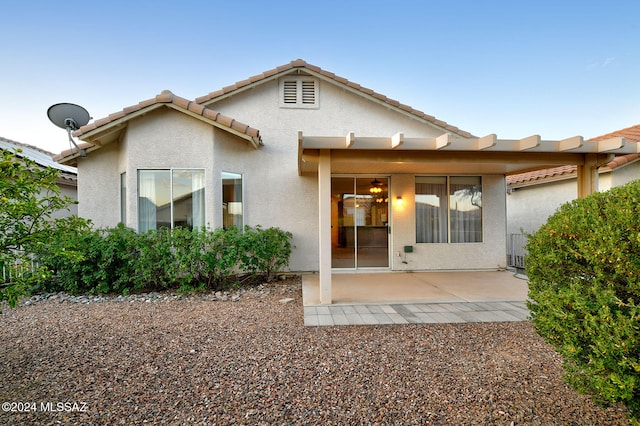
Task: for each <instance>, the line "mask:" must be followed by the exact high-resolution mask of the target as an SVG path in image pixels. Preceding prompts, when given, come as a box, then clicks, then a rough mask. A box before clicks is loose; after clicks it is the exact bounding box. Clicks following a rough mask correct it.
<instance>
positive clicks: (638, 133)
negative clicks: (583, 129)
mask: <svg viewBox="0 0 640 426" xmlns="http://www.w3.org/2000/svg"><path fill="white" fill-rule="evenodd" d="M617 137H623V138H625V139H626V141H627V142H636V143H640V124H637V125H635V126H631V127H627V128H624V129H620V130H616V131H614V132H611V133H607V134H604V135H601V136H596V137H595V138H592V139H589V140H588V142H599V141H604V140H607V139H612V138H617ZM638 159H640V154H627V155H619V156H616V157H615V158H614V159H613V160H612V161H610V162H609V163H607V165H606V167H608V168H609V169H611V170H613V169H615V168H617V167H621V166H623V165H625V164H627V163H630V162H632V161H635V160H638ZM576 170H577V167H576V166H562V167H554V168H552V169H544V170H537V171H534V172H528V173H520V174H517V175H511V176H507V185H514V184H518V183H525V182H533V181H536V180H546V179H549V178H558V177H560V176H565V177H566V178H570V177H572V176H573V174H574V173H576Z"/></svg>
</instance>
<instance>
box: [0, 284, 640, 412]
mask: <svg viewBox="0 0 640 426" xmlns="http://www.w3.org/2000/svg"><path fill="white" fill-rule="evenodd" d="M292 280H293V279H289V280H287V281H284V282H281V281H278V282H276V283H273V284H269V285H265V286H263V289H262V290H259V289H257V288H256V289H247V290H246V291H245V292H243V293H238V294H241V295H242V297H240V298H239V300H238V301H237V302H235V303H231V302H222V301H217V300H216V301H215V302H214V301H208V300H204V299H203V298H202V297H201V296H200V295H194V296H181V295H175V294H171V295H170V296H171V297H170V299H169V300H167V298H166V296H167V295H162V294H161V293H160V294H161V295H162V297H151V296H149V295H136V296H126V297H125V296H115V297H106V296H101V297H100V301H97V302H96V301H94V300H93V298H92V299H91V300H90V301H89V302H90V303H78V302H77V300H78V299H77V298H74V297H71V296H64V297H69V301H67V302H64V303H59V302H57V299H62V298H63V296H62V295H52V296H50V297H48V298H45V299H43V300H41V301H38V302H36V301H34V303H33V304H31V305H29V306H25V305H22V306H20V307H18V308H16V309H8V308H3V314H2V315H0V341H1V342H2V345H0V362H1V363H2V368H1V369H0V399H1V400H2V401H1V402H16V403H17V402H23V403H24V402H35V403H36V408H37V410H36V411H28V412H16V411H14V412H12V411H10V410H8V411H0V424H2V425H5V424H6V425H34V424H64V425H103V424H113V425H115V424H163V425H164V424H167V425H174V424H175V425H182V424H207V425H208V424H211V425H214V424H220V425H222V424H224V425H226V424H244V425H271V424H331V425H350V424H378V425H396V424H398V425H399V424H402V425H412V424H416V425H417V424H435V425H449V424H456V425H457V424H479V425H493V424H495V425H510V424H513V425H554V424H563V425H564V424H588V425H624V424H628V422H627V419H626V416H625V414H626V411H625V409H624V408H622V407H620V406H614V407H609V408H602V407H600V406H598V405H596V404H594V403H593V402H592V401H591V400H590V399H589V398H587V397H585V396H583V395H579V394H578V393H577V392H575V391H574V390H573V389H572V388H571V387H569V386H568V385H566V384H565V383H564V382H563V380H562V373H563V371H562V366H561V359H560V358H559V357H558V356H557V355H556V354H555V353H554V351H553V350H552V349H551V347H550V346H549V345H547V344H546V343H545V342H544V341H543V340H542V339H541V338H540V337H539V336H538V335H537V334H536V333H535V331H534V330H533V328H532V326H531V324H530V323H529V322H513V323H475V324H408V325H384V326H379V325H376V326H348V327H304V325H303V311H302V296H301V288H300V281H299V278H298V279H297V281H292ZM283 289H284V290H285V291H286V295H287V298H292V299H294V300H293V302H290V303H279V302H280V301H281V300H283V299H284V298H283V296H282V295H281V294H279V293H280V291H281V290H283ZM263 290H271V292H270V294H268V295H267V296H266V297H265V293H264V292H263ZM210 296H211V295H210ZM213 296H215V294H214V295H213ZM174 297H175V298H174ZM216 299H217V296H216ZM146 300H149V303H144V302H143V301H146ZM74 301H75V303H74ZM141 302H142V303H141ZM48 402H52V403H53V404H54V407H55V404H56V403H57V402H62V403H64V402H68V403H71V404H73V403H77V404H79V406H78V407H79V408H84V409H85V410H83V411H78V410H76V411H71V410H67V411H65V410H64V406H62V407H63V410H61V411H51V410H49V411H44V410H41V409H40V408H41V407H44V408H46V407H47V405H46V403H48ZM41 403H43V404H45V405H43V406H41V405H40V404H41ZM83 404H84V405H83ZM70 407H71V408H73V405H71V406H70Z"/></svg>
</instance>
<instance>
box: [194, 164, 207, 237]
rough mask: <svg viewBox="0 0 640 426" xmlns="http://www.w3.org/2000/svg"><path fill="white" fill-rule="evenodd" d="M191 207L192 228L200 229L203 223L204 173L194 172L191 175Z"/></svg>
mask: <svg viewBox="0 0 640 426" xmlns="http://www.w3.org/2000/svg"><path fill="white" fill-rule="evenodd" d="M191 188H192V193H191V197H192V198H191V206H192V209H191V211H192V215H193V217H192V218H191V219H192V227H193V229H196V228H202V227H204V226H205V223H204V172H202V171H194V172H193V173H192V174H191Z"/></svg>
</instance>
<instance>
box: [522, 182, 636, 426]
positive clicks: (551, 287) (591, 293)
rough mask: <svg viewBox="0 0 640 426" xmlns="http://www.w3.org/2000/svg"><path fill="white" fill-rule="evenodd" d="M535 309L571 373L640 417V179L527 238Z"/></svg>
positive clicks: (575, 207) (561, 213)
mask: <svg viewBox="0 0 640 426" xmlns="http://www.w3.org/2000/svg"><path fill="white" fill-rule="evenodd" d="M527 251H528V256H527V260H526V265H527V275H528V277H529V298H530V300H531V302H530V303H529V309H530V311H531V316H532V319H533V323H534V326H535V328H536V330H537V331H538V333H539V334H540V335H541V336H542V337H543V338H544V339H545V340H546V341H547V342H549V343H550V344H551V345H552V346H553V347H554V348H555V349H556V350H557V351H558V352H559V353H560V354H561V355H562V357H563V360H564V366H565V372H566V379H567V381H568V382H569V383H570V384H571V385H572V386H574V387H575V388H576V389H577V390H578V391H580V392H583V393H587V394H590V395H591V396H592V397H594V399H595V400H596V401H598V402H600V403H617V402H621V403H623V404H625V405H626V406H628V407H629V409H630V410H631V415H632V416H633V417H635V418H636V419H638V418H639V417H640V181H636V182H634V183H631V184H628V185H625V186H622V187H617V188H614V189H612V190H611V191H609V192H603V193H595V194H593V195H591V196H589V197H586V198H584V199H578V200H575V201H573V202H571V203H569V204H565V205H563V206H562V207H561V208H560V209H559V210H558V212H556V214H555V215H553V216H552V217H550V218H549V220H548V221H547V223H546V224H545V225H543V226H542V227H541V228H540V229H539V230H538V231H537V232H536V233H535V234H533V235H531V236H530V238H529V242H528V244H527Z"/></svg>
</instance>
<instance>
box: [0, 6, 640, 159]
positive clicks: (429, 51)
mask: <svg viewBox="0 0 640 426" xmlns="http://www.w3.org/2000/svg"><path fill="white" fill-rule="evenodd" d="M0 10H1V11H2V12H1V13H0V23H1V28H2V32H3V36H2V37H0V54H1V56H0V58H2V62H1V65H0V88H1V89H2V94H3V97H2V98H3V102H2V103H1V104H0V136H2V137H5V138H8V139H13V140H16V141H19V142H24V143H28V144H32V145H36V146H39V147H42V148H45V149H48V150H50V151H53V152H59V151H61V150H63V149H67V148H68V147H69V142H68V140H67V136H66V132H65V131H64V130H62V129H59V128H57V127H55V126H53V124H51V123H50V122H49V120H48V118H47V116H46V111H47V109H48V107H49V106H50V105H53V104H55V103H59V102H71V103H76V104H79V105H82V106H83V107H85V108H86V109H87V110H88V111H89V113H90V114H91V116H92V117H93V118H95V119H98V118H102V117H104V116H106V115H108V114H110V113H113V112H116V111H119V110H121V109H122V108H124V107H126V106H129V105H133V104H136V103H138V102H139V101H141V100H146V99H149V98H151V97H153V96H155V95H156V94H158V93H160V92H161V91H162V90H163V89H169V90H171V91H173V92H174V93H176V94H177V95H180V96H183V97H186V98H190V99H193V98H195V97H198V96H201V95H204V94H207V93H209V92H211V91H214V90H217V89H219V88H222V87H224V86H227V85H229V84H232V83H234V82H236V81H240V80H244V79H245V78H247V77H249V76H252V75H255V74H259V73H261V72H263V71H266V70H269V69H272V68H274V67H276V66H279V65H282V64H286V63H288V62H290V61H292V60H294V59H297V58H301V59H304V60H305V61H307V62H308V63H311V64H313V65H317V66H319V67H321V68H323V69H325V70H327V71H331V72H333V73H335V74H337V75H339V76H341V77H345V78H347V79H349V80H351V81H354V82H356V83H359V84H361V85H363V86H365V87H368V88H370V89H373V90H375V91H377V92H379V93H382V94H384V95H386V96H388V97H390V98H392V99H396V100H398V101H400V102H402V103H405V104H408V105H411V106H412V107H414V108H416V109H419V110H421V111H424V112H426V113H427V114H430V115H433V116H435V117H437V118H438V119H440V120H444V121H446V122H448V123H450V124H452V125H455V126H458V127H460V128H461V129H463V130H467V131H469V132H471V133H473V134H476V135H479V136H483V135H486V134H489V133H496V134H497V135H498V137H499V138H503V139H510V138H523V137H527V136H530V135H532V134H540V135H541V136H542V138H543V139H563V138H566V137H570V136H575V135H582V136H585V137H587V138H589V137H595V136H598V135H601V134H604V133H608V132H611V131H614V130H618V129H621V128H624V127H629V126H632V125H635V124H638V123H640V24H639V22H640V20H639V19H638V16H640V1H637V0H625V1H620V0H603V1H599V0H597V1H594V0H581V1H573V0H567V1H562V0H554V1H547V0H536V1H517V0H511V1H490V0H486V1H480V0H475V1H472V0H469V1H463V0H460V1H456V0H448V1H444V0H439V1H432V0H422V1H404V0H396V1H377V0H368V1H362V2H360V1H347V0H343V1H334V0H324V1H322V2H311V1H303V0H297V1H290V0H286V1H277V0H274V1H264V0H262V1H242V0H234V1H217V0H209V1H189V0H182V1H166V0H153V1H148V0H145V1H136V0H128V1H120V0H110V1H102V2H93V1H89V0H85V1H82V2H81V1H75V0H68V1H65V2H58V1H35V0H2V2H1V3H0ZM249 124H250V123H249Z"/></svg>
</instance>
